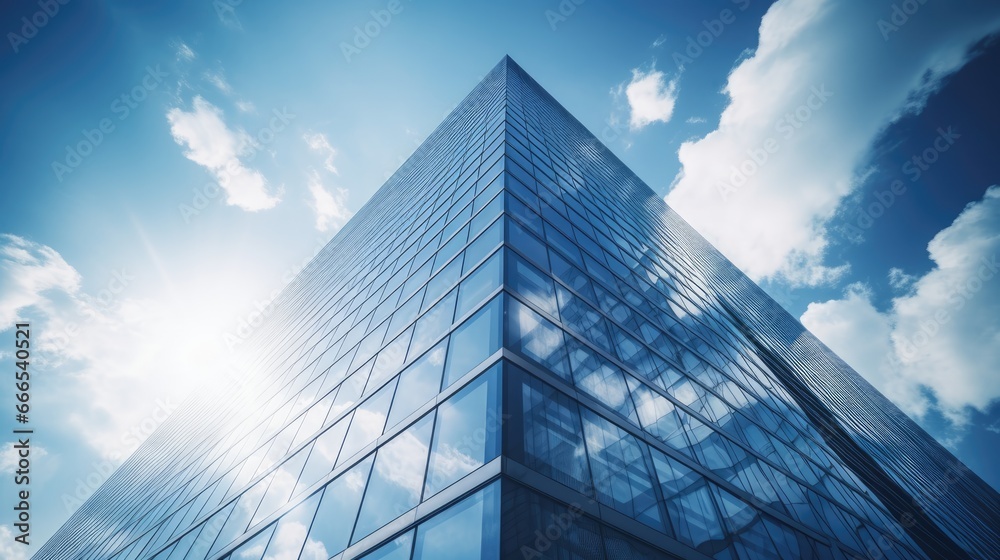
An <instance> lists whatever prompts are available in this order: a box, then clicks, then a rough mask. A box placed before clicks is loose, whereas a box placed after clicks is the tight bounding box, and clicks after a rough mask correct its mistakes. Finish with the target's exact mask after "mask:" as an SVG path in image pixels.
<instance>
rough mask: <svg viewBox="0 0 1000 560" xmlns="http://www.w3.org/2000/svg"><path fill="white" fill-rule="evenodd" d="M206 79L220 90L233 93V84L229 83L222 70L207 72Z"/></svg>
mask: <svg viewBox="0 0 1000 560" xmlns="http://www.w3.org/2000/svg"><path fill="white" fill-rule="evenodd" d="M205 80H206V81H208V83H210V84H212V85H213V86H215V87H216V89H218V90H219V91H221V92H222V93H225V94H230V93H233V86H231V85H229V82H227V81H226V77H225V76H224V75H223V74H222V72H205Z"/></svg>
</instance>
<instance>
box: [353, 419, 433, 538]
mask: <svg viewBox="0 0 1000 560" xmlns="http://www.w3.org/2000/svg"><path fill="white" fill-rule="evenodd" d="M433 421H434V415H433V414H429V415H427V416H425V417H424V418H422V419H421V420H419V421H418V422H417V423H416V424H414V425H413V426H411V427H410V428H408V429H407V430H406V431H405V432H403V433H401V434H399V435H397V436H396V437H394V438H393V439H392V440H390V441H389V442H387V443H386V444H385V445H383V446H382V447H380V448H379V450H378V453H377V454H376V455H375V465H374V466H373V467H372V474H371V478H370V480H369V481H368V488H367V489H366V490H365V498H364V501H363V502H362V503H361V513H360V514H359V515H358V524H357V526H356V527H355V529H354V537H352V540H351V542H357V541H359V540H361V539H362V538H364V537H366V536H368V535H369V534H371V533H372V531H374V530H376V529H378V528H379V527H381V526H383V525H385V524H386V523H388V522H389V521H392V520H393V519H395V518H396V517H398V516H399V515H400V514H402V513H404V512H406V511H408V510H410V509H412V508H413V507H415V506H416V505H417V504H418V503H419V502H420V492H421V490H422V489H423V486H424V470H425V468H426V466H427V451H428V446H429V445H430V439H431V426H432V424H433Z"/></svg>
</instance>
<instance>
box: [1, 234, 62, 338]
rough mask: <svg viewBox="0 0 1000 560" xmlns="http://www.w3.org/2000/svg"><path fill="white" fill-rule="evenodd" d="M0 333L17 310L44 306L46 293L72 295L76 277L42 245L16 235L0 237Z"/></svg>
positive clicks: (11, 323)
mask: <svg viewBox="0 0 1000 560" xmlns="http://www.w3.org/2000/svg"><path fill="white" fill-rule="evenodd" d="M0 259H2V260H0V294H2V295H0V331H2V330H4V329H7V328H9V327H11V326H12V325H13V324H14V322H15V320H16V319H17V318H18V313H19V311H20V310H22V309H24V308H26V307H30V306H33V305H39V304H42V303H44V302H45V301H46V300H47V298H46V294H47V293H48V292H50V291H51V292H65V293H69V294H73V293H76V292H77V291H78V290H79V289H80V274H79V273H77V271H76V269H74V268H73V267H72V266H70V265H69V264H68V263H66V261H65V260H63V258H62V257H61V256H60V255H59V253H57V252H56V251H54V250H52V249H51V248H49V247H46V246H45V245H39V244H37V243H34V242H31V241H28V240H27V239H24V238H21V237H18V236H16V235H8V234H2V235H0Z"/></svg>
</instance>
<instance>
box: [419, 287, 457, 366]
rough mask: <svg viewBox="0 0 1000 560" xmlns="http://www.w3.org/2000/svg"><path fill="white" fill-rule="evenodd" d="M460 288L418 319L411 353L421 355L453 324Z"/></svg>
mask: <svg viewBox="0 0 1000 560" xmlns="http://www.w3.org/2000/svg"><path fill="white" fill-rule="evenodd" d="M457 292H458V290H452V291H451V292H449V293H448V295H446V296H444V298H442V299H441V301H439V302H438V303H437V304H435V305H434V307H432V308H430V309H429V310H428V311H427V313H424V315H423V317H421V318H420V319H418V320H417V323H416V325H415V327H414V329H413V341H412V342H411V343H410V354H411V355H419V354H420V353H421V352H423V351H424V350H426V349H427V348H429V347H430V345H431V343H433V342H434V341H435V340H436V339H437V338H438V337H440V336H441V335H443V334H444V333H445V332H446V331H447V330H448V328H449V327H450V326H451V320H452V317H453V316H454V313H455V299H456V297H457Z"/></svg>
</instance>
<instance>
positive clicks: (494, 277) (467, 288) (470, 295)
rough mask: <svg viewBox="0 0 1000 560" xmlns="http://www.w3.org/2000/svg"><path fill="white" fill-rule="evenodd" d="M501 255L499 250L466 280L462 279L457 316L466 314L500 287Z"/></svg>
mask: <svg viewBox="0 0 1000 560" xmlns="http://www.w3.org/2000/svg"><path fill="white" fill-rule="evenodd" d="M500 257H501V253H500V251H497V252H496V253H494V254H493V256H492V257H490V258H489V260H487V261H486V262H484V263H483V264H482V265H481V266H480V267H479V268H477V269H476V270H475V271H474V272H473V273H472V274H470V275H469V276H468V277H466V278H465V280H462V286H461V287H460V288H459V291H458V309H456V311H455V316H456V317H462V316H464V315H465V314H466V313H468V312H469V311H470V310H471V309H472V308H473V307H474V306H475V305H476V304H477V303H479V302H481V301H483V299H484V298H485V297H486V296H488V295H489V294H490V293H492V292H493V290H495V289H497V288H498V287H500V268H501V267H500V262H501V260H500Z"/></svg>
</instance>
